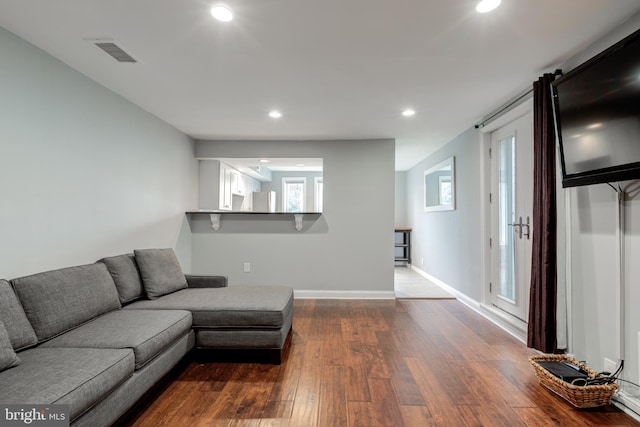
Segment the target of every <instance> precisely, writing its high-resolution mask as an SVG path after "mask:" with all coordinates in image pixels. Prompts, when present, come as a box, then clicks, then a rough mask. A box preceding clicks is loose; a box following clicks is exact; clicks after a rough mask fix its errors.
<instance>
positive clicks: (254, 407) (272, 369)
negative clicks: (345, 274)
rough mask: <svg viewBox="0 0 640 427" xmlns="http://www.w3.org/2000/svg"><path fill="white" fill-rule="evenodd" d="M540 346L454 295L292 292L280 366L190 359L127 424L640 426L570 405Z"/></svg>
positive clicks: (606, 411) (610, 411) (610, 410)
mask: <svg viewBox="0 0 640 427" xmlns="http://www.w3.org/2000/svg"><path fill="white" fill-rule="evenodd" d="M532 354H534V353H533V351H532V350H530V349H527V348H526V347H525V346H524V345H523V344H522V343H520V342H518V341H516V340H515V339H513V338H512V337H511V336H510V335H508V334H506V333H505V332H503V331H502V330H501V329H499V328H497V327H496V326H495V325H493V324H492V323H490V322H488V321H487V320H485V319H484V318H482V317H481V316H480V315H478V314H477V313H475V312H473V311H472V310H470V309H469V308H467V307H466V306H464V305H463V304H461V303H460V302H458V301H456V300H395V301H394V300H296V301H295V314H294V324H293V333H292V337H291V341H290V345H289V347H288V349H287V351H286V354H285V356H284V360H283V363H282V364H281V365H279V366H277V365H270V364H257V363H237V364H236V363H200V362H197V361H192V362H191V363H189V364H188V365H187V366H186V367H184V368H182V370H180V371H179V372H177V373H176V377H175V379H173V380H172V381H171V382H170V383H168V385H167V386H166V387H165V388H164V389H163V390H161V391H158V392H157V394H156V395H155V396H154V399H153V401H152V402H151V403H150V404H148V405H147V406H146V407H142V408H140V409H139V410H138V411H137V413H136V414H134V415H132V417H131V418H130V419H129V420H128V421H126V422H125V425H132V426H140V427H142V426H154V427H155V426H215V427H218V426H219V427H223V426H224V427H234V426H243V427H276V426H277V427H280V426H291V427H316V426H317V427H333V426H335V427H346V426H350V427H360V426H362V427H372V426H393V427H399V426H407V427H413V426H416V427H422V426H509V427H511V426H536V427H538V426H638V425H640V423H636V422H635V421H634V420H633V419H632V418H630V417H628V416H627V415H626V414H624V413H622V412H620V411H618V410H617V409H616V408H614V407H612V406H609V407H605V408H599V409H596V410H576V409H573V408H572V407H571V406H570V405H569V404H568V403H566V402H565V401H564V400H562V399H561V398H559V397H557V396H555V395H554V394H552V393H550V392H549V391H548V390H546V389H544V388H543V387H542V386H540V385H539V384H538V381H537V380H536V378H535V376H534V375H533V370H532V369H531V367H530V366H529V363H528V360H527V357H528V356H530V355H532Z"/></svg>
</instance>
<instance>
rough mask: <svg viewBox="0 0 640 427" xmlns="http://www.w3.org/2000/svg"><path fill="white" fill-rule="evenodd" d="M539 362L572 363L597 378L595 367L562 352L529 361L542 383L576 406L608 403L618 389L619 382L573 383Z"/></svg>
mask: <svg viewBox="0 0 640 427" xmlns="http://www.w3.org/2000/svg"><path fill="white" fill-rule="evenodd" d="M538 362H566V363H570V364H572V365H574V366H577V367H580V368H582V369H583V370H585V371H586V372H588V374H589V377H591V378H596V377H597V376H598V373H597V372H596V371H594V370H593V369H590V368H588V367H587V366H586V365H584V364H583V363H580V362H578V361H577V360H575V359H572V358H571V357H568V356H564V355H561V354H545V355H541V356H531V357H529V363H531V366H533V370H534V371H535V373H536V376H537V377H538V380H539V381H540V384H542V385H543V386H545V387H546V388H548V389H549V390H551V391H552V392H554V393H556V394H557V395H559V396H560V397H562V398H564V399H565V400H567V401H568V402H569V403H571V404H572V405H573V406H575V407H576V408H596V407H598V406H605V405H608V404H609V401H610V400H611V398H612V397H613V394H614V393H615V392H616V390H617V389H618V384H616V383H611V384H602V385H588V386H577V385H573V384H571V383H568V382H566V381H562V380H561V379H560V378H558V377H556V376H555V375H553V374H552V373H550V372H549V371H547V370H546V369H545V368H543V367H542V366H540V365H539V364H538Z"/></svg>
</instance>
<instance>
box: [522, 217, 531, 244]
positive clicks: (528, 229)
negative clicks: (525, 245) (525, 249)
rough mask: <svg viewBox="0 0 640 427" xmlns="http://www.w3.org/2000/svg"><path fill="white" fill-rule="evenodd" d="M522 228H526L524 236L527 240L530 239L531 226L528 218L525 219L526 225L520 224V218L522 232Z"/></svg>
mask: <svg viewBox="0 0 640 427" xmlns="http://www.w3.org/2000/svg"><path fill="white" fill-rule="evenodd" d="M522 227H527V231H526V233H524V235H525V236H526V237H527V240H529V239H531V225H529V217H527V223H526V224H522V217H520V231H522ZM520 238H522V236H520Z"/></svg>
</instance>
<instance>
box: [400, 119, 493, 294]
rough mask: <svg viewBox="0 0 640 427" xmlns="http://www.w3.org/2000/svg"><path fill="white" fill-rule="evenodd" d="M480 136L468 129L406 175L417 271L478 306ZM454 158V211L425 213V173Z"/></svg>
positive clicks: (479, 273) (480, 270) (479, 269)
mask: <svg viewBox="0 0 640 427" xmlns="http://www.w3.org/2000/svg"><path fill="white" fill-rule="evenodd" d="M479 140H480V138H479V133H478V131H477V130H475V129H469V130H467V131H465V132H464V133H462V134H460V135H458V136H457V137H456V138H455V139H453V140H452V141H451V142H449V143H448V144H447V145H445V146H444V147H443V148H441V149H440V150H438V151H437V152H436V153H434V154H433V155H431V156H429V157H428V158H427V159H425V160H423V161H422V162H420V163H418V164H417V165H416V166H414V167H413V168H411V169H410V170H409V171H408V172H407V177H406V181H407V201H408V204H407V205H408V211H407V216H408V220H409V224H408V225H409V226H410V227H412V229H413V231H412V248H411V251H412V254H411V257H412V259H413V265H414V266H415V267H417V268H419V269H420V270H422V271H424V272H426V273H428V274H429V275H431V276H433V277H435V278H436V279H439V280H441V281H442V282H444V283H446V284H447V285H449V286H451V287H452V288H454V289H456V290H458V291H460V292H462V293H463V294H465V295H467V296H469V297H470V298H473V299H474V300H476V301H479V300H480V295H481V294H480V291H481V281H482V280H481V272H482V269H481V263H482V252H481V249H482V247H481V238H480V230H481V224H482V222H481V219H482V218H481V217H482V215H481V205H480V193H481V191H480V190H481V185H480V184H481V182H480V160H479V159H480V143H479ZM451 156H455V173H456V176H455V181H456V195H455V197H456V209H455V210H454V211H442V212H425V211H424V205H423V204H424V196H423V192H424V184H423V179H424V171H425V170H427V169H429V168H431V167H432V166H435V165H436V164H438V163H440V162H442V161H443V160H445V159H447V158H448V157H451Z"/></svg>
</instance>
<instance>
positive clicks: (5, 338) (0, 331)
mask: <svg viewBox="0 0 640 427" xmlns="http://www.w3.org/2000/svg"><path fill="white" fill-rule="evenodd" d="M19 364H20V359H19V358H18V355H17V354H16V352H15V351H14V350H13V347H11V340H9V334H8V333H7V330H6V329H5V327H4V323H2V322H0V372H2V371H4V370H5V369H9V368H13V367H14V366H18V365H19Z"/></svg>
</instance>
